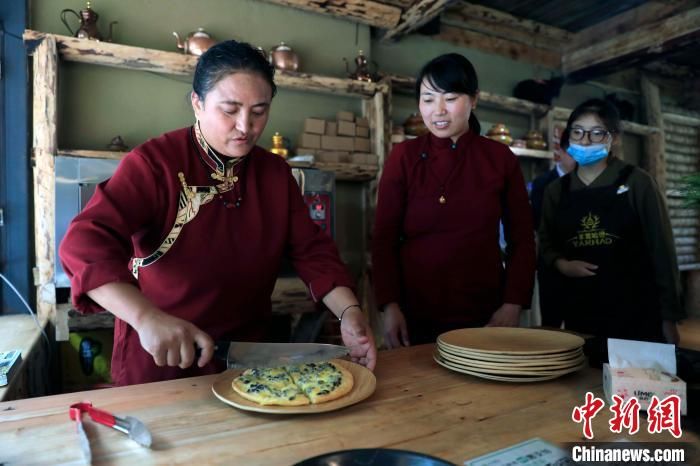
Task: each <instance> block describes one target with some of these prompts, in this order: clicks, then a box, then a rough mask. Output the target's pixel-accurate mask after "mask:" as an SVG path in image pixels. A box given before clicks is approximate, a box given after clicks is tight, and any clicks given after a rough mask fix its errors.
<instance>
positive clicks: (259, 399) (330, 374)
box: [232, 362, 354, 406]
mask: <svg viewBox="0 0 700 466" xmlns="http://www.w3.org/2000/svg"><path fill="white" fill-rule="evenodd" d="M353 383H354V381H353V376H352V373H351V372H350V371H348V370H347V369H345V368H344V367H342V366H339V365H336V364H334V363H331V362H324V363H310V364H299V365H295V366H286V367H277V368H270V369H261V368H258V369H248V370H246V371H245V372H243V374H241V375H240V376H238V377H237V378H236V379H234V381H233V384H232V385H233V389H234V390H235V391H236V392H237V393H238V394H240V395H241V396H243V397H244V398H246V399H249V400H251V401H254V402H256V403H259V404H261V405H283V406H295V405H303V404H309V403H314V404H316V403H324V402H327V401H331V400H335V399H337V398H340V397H342V396H344V395H345V394H347V393H348V392H349V391H350V390H352V386H353Z"/></svg>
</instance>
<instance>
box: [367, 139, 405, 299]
mask: <svg viewBox="0 0 700 466" xmlns="http://www.w3.org/2000/svg"><path fill="white" fill-rule="evenodd" d="M404 154H405V144H399V145H397V146H395V147H394V148H393V150H392V151H391V155H390V156H389V159H388V160H387V162H386V164H385V165H384V170H383V171H382V177H381V179H380V180H379V191H378V194H377V195H378V198H377V211H376V214H375V218H374V233H373V235H372V281H373V283H374V293H375V296H376V299H377V305H378V306H379V309H380V310H381V309H382V308H383V307H384V306H385V305H386V304H388V303H392V302H399V300H400V296H401V271H400V270H401V269H400V262H399V240H400V236H401V231H402V224H403V218H404V211H405V209H406V205H405V202H406V182H405V178H404V175H403V172H404V171H403V168H402V165H401V163H402V160H403V159H404Z"/></svg>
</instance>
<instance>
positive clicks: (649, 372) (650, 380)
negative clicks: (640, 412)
mask: <svg viewBox="0 0 700 466" xmlns="http://www.w3.org/2000/svg"><path fill="white" fill-rule="evenodd" d="M603 390H604V391H605V398H607V400H608V403H612V402H613V401H612V397H613V395H618V396H620V397H622V398H623V399H625V400H626V399H628V398H631V397H635V398H637V401H639V406H640V407H641V408H642V409H647V408H648V407H649V403H650V402H651V397H652V396H654V395H656V397H657V398H658V399H659V401H663V400H664V399H665V398H666V397H667V396H669V395H678V396H679V397H680V399H681V414H683V415H685V414H687V413H688V404H687V395H686V386H685V382H684V381H683V380H681V379H680V378H679V377H678V376H675V375H671V374H669V373H668V372H663V371H660V370H658V369H640V368H636V367H626V368H624V369H614V368H612V367H610V365H609V364H603Z"/></svg>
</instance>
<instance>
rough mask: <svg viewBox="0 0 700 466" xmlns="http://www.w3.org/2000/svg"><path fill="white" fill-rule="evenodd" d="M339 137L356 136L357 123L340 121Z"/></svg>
mask: <svg viewBox="0 0 700 466" xmlns="http://www.w3.org/2000/svg"><path fill="white" fill-rule="evenodd" d="M338 136H355V123H353V122H352V121H343V120H339V121H338Z"/></svg>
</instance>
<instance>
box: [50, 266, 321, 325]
mask: <svg viewBox="0 0 700 466" xmlns="http://www.w3.org/2000/svg"><path fill="white" fill-rule="evenodd" d="M270 301H271V303H272V313H273V314H274V315H285V314H297V315H298V314H309V313H313V312H316V311H317V308H316V303H314V301H313V300H312V299H311V296H310V295H309V291H308V289H307V288H306V285H304V282H302V281H301V279H300V278H298V277H279V278H277V281H276V282H275V288H274V290H273V291H272V296H271V297H270ZM56 307H57V308H58V310H59V311H61V312H63V313H66V314H67V315H68V320H67V325H68V329H69V330H70V331H73V332H74V331H85V330H96V329H103V328H113V327H114V315H113V314H111V313H109V312H106V311H104V312H98V313H94V314H81V313H79V312H78V311H76V310H75V308H74V307H73V305H72V304H70V303H62V304H58V305H57V306H56Z"/></svg>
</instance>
